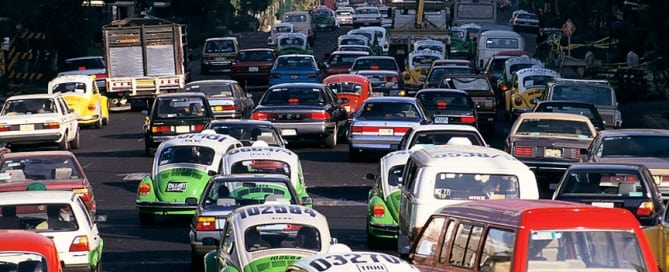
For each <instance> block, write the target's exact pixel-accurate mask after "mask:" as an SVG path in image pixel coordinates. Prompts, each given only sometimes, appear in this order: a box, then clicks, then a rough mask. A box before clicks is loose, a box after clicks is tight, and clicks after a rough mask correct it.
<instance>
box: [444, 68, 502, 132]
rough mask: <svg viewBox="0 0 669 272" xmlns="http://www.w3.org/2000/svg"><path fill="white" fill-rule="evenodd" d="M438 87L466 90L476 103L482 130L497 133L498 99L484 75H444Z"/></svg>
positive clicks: (478, 120)
mask: <svg viewBox="0 0 669 272" xmlns="http://www.w3.org/2000/svg"><path fill="white" fill-rule="evenodd" d="M438 88H450V89H458V90H463V91H466V92H467V93H468V94H469V97H471V98H472V100H474V103H476V111H477V117H478V118H477V122H478V124H479V128H480V129H481V131H482V132H485V133H486V134H489V135H492V134H494V133H495V123H496V122H497V101H496V98H495V91H493V88H492V85H490V82H489V81H488V79H487V78H486V77H485V76H484V75H447V76H444V77H442V80H441V84H440V85H439V86H438Z"/></svg>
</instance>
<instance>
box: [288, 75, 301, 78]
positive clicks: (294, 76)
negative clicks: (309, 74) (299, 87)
mask: <svg viewBox="0 0 669 272" xmlns="http://www.w3.org/2000/svg"><path fill="white" fill-rule="evenodd" d="M299 77H300V76H298V75H290V79H298V78H299Z"/></svg>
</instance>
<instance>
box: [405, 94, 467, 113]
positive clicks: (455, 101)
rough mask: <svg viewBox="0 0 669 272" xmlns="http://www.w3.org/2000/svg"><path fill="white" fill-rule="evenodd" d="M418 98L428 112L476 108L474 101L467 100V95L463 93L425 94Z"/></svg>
mask: <svg viewBox="0 0 669 272" xmlns="http://www.w3.org/2000/svg"><path fill="white" fill-rule="evenodd" d="M416 98H417V99H418V100H419V101H420V102H421V104H423V107H425V109H426V110H428V111H438V110H448V109H473V108H474V105H473V103H472V100H471V99H467V95H466V94H463V93H451V92H423V93H420V94H418V95H417V96H416Z"/></svg>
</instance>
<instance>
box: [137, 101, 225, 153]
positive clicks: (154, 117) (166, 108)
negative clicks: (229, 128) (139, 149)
mask: <svg viewBox="0 0 669 272" xmlns="http://www.w3.org/2000/svg"><path fill="white" fill-rule="evenodd" d="M144 113H145V114H146V115H147V117H146V121H145V122H144V150H145V152H146V154H147V155H149V156H153V154H154V153H155V151H156V148H157V147H158V145H159V144H160V143H161V142H163V141H166V140H169V139H171V138H174V137H175V136H177V135H179V134H185V133H194V132H200V131H202V129H203V128H204V125H205V124H207V123H208V122H209V121H211V120H212V119H214V112H213V111H212V110H211V106H210V105H209V102H208V101H207V97H206V96H205V94H204V93H194V92H183V93H169V94H161V95H159V96H157V97H156V98H155V99H154V100H153V105H152V106H151V111H150V112H149V111H144Z"/></svg>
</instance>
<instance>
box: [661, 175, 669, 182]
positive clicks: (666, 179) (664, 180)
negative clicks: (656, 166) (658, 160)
mask: <svg viewBox="0 0 669 272" xmlns="http://www.w3.org/2000/svg"><path fill="white" fill-rule="evenodd" d="M660 180H661V181H662V182H669V176H662V177H660Z"/></svg>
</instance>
